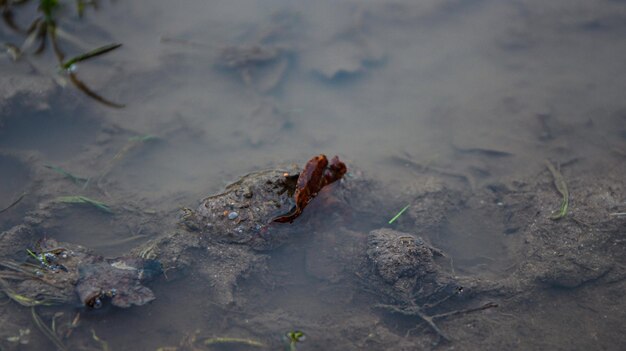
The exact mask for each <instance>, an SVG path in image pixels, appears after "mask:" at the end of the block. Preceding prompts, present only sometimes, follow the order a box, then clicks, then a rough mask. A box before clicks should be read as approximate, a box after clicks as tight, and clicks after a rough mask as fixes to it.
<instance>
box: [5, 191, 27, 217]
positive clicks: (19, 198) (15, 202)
mask: <svg viewBox="0 0 626 351" xmlns="http://www.w3.org/2000/svg"><path fill="white" fill-rule="evenodd" d="M24 196H26V192H23V193H22V194H21V195H20V196H18V197H17V199H16V200H15V201H13V202H12V203H11V204H10V205H9V206H7V207H5V208H3V209H1V210H0V213H2V212H5V211H7V210H9V209H10V208H11V207H13V206H15V205H17V204H18V203H19V202H20V201H22V199H23V198H24Z"/></svg>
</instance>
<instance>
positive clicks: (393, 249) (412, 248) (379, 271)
mask: <svg viewBox="0 0 626 351" xmlns="http://www.w3.org/2000/svg"><path fill="white" fill-rule="evenodd" d="M435 256H442V253H441V252H440V251H439V250H437V249H435V248H433V247H432V246H430V245H428V244H427V243H426V242H425V241H424V240H423V239H422V238H420V237H417V236H414V235H411V234H408V233H403V232H398V231H395V230H392V229H387V228H382V229H377V230H373V231H371V232H370V233H369V235H368V241H367V259H368V264H369V272H368V274H367V276H368V281H369V282H370V283H372V284H373V285H374V286H376V288H377V289H378V290H379V291H380V292H381V293H382V294H383V295H385V296H387V297H389V298H391V299H392V300H394V301H396V302H398V303H401V304H414V303H425V302H428V301H434V300H439V299H442V298H445V297H448V296H450V295H452V294H454V293H455V292H456V291H457V290H458V289H459V288H460V284H459V283H458V282H457V281H456V280H455V279H453V278H452V276H451V275H450V274H448V273H447V272H446V271H444V270H443V269H442V268H441V267H440V266H439V265H438V264H436V263H435Z"/></svg>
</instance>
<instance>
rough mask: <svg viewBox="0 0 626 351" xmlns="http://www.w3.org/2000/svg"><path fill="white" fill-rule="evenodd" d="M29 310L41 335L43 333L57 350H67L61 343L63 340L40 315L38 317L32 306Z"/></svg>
mask: <svg viewBox="0 0 626 351" xmlns="http://www.w3.org/2000/svg"><path fill="white" fill-rule="evenodd" d="M30 312H31V315H32V317H33V321H34V322H35V325H36V326H37V328H39V330H40V331H41V332H42V333H43V335H45V336H46V337H47V338H48V339H49V340H50V341H52V343H53V344H54V346H56V347H57V349H58V350H62V351H67V347H65V345H63V342H61V340H60V339H59V337H58V336H57V335H56V334H55V333H54V332H53V331H52V330H51V329H50V328H49V327H48V326H47V325H45V324H44V322H43V321H42V320H41V317H39V315H38V314H37V311H35V307H34V306H33V307H31V310H30Z"/></svg>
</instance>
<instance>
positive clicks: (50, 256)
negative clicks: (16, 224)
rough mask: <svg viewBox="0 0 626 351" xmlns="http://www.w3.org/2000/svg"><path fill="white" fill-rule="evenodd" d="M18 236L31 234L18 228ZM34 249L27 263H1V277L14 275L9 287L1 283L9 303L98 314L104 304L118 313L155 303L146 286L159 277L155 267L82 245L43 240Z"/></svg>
mask: <svg viewBox="0 0 626 351" xmlns="http://www.w3.org/2000/svg"><path fill="white" fill-rule="evenodd" d="M18 232H19V233H21V234H33V232H32V229H30V228H28V227H26V226H21V227H20V229H19V230H18ZM36 246H37V247H36V248H34V249H33V250H30V251H26V250H25V251H24V252H23V256H24V257H26V256H28V255H29V254H30V259H29V261H30V262H24V263H20V262H19V261H16V260H10V259H5V260H4V261H2V267H3V268H4V270H3V272H4V273H7V274H12V275H11V276H12V277H14V279H13V282H11V283H8V282H4V283H3V289H5V291H12V292H13V293H14V294H16V295H13V299H16V297H17V299H18V300H20V301H21V303H22V304H25V305H38V304H44V305H47V304H57V303H69V304H79V303H80V304H83V305H86V306H88V307H93V308H99V307H101V306H102V305H103V303H104V300H105V298H110V300H111V303H112V304H113V305H115V306H118V307H124V308H125V307H130V306H131V305H143V304H145V303H148V302H150V301H152V300H154V294H153V293H152V291H151V290H150V289H149V288H147V287H145V286H143V285H142V284H143V283H144V282H145V281H148V280H150V279H152V278H154V277H155V276H156V275H158V273H160V272H161V270H160V264H159V263H158V262H156V261H149V260H143V259H140V258H131V257H122V258H117V259H112V260H107V259H105V258H103V257H102V256H98V255H95V254H94V253H93V252H91V251H90V250H88V249H86V248H84V247H83V246H80V245H74V244H70V243H60V242H57V241H56V240H54V239H49V238H44V239H41V240H40V241H39V242H38V244H37V245H36Z"/></svg>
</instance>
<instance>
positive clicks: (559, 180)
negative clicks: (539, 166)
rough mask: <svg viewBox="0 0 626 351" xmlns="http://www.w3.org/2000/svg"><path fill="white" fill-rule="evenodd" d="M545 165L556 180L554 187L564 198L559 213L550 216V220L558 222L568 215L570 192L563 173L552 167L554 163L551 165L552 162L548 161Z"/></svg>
mask: <svg viewBox="0 0 626 351" xmlns="http://www.w3.org/2000/svg"><path fill="white" fill-rule="evenodd" d="M545 163H546V167H548V170H549V171H550V173H551V174H552V177H553V178H554V186H555V187H556V190H558V192H559V193H560V194H561V196H562V197H563V200H561V208H560V209H559V212H557V213H555V214H553V215H552V216H550V219H554V220H557V219H561V218H563V217H565V215H566V214H567V208H568V206H569V191H568V190H567V184H565V179H563V176H562V175H561V172H559V171H558V170H557V169H556V168H555V167H554V166H553V165H552V163H550V161H548V160H546V161H545Z"/></svg>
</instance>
